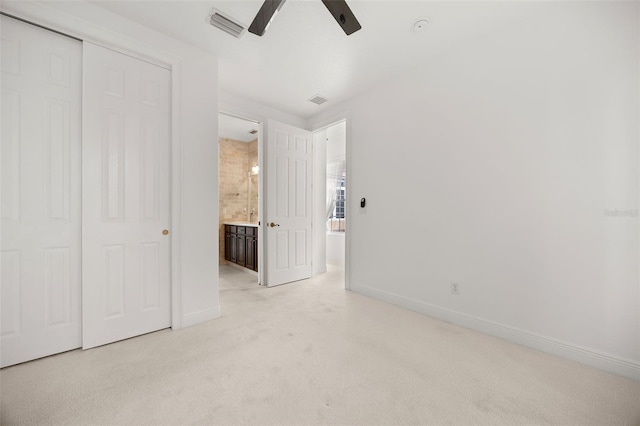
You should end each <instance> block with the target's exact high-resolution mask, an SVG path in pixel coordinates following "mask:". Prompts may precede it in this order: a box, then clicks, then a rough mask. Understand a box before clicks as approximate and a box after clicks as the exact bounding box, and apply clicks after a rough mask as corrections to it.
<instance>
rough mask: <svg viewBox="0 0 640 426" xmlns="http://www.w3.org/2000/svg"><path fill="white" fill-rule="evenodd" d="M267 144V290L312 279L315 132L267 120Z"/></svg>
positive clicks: (265, 232) (265, 233)
mask: <svg viewBox="0 0 640 426" xmlns="http://www.w3.org/2000/svg"><path fill="white" fill-rule="evenodd" d="M267 129H268V130H267V132H268V133H267V141H266V151H267V152H266V154H267V162H266V169H267V173H266V179H267V181H266V187H267V191H266V194H265V195H266V196H265V203H266V212H267V214H266V215H265V227H264V228H265V231H264V235H265V237H266V247H267V250H266V253H265V257H266V271H265V273H266V277H265V281H266V284H267V286H269V287H272V286H275V285H280V284H285V283H289V282H292V281H297V280H301V279H305V278H309V277H311V217H312V216H311V215H312V212H311V181H312V174H311V173H312V164H313V163H312V156H311V153H312V137H311V132H309V131H306V130H303V129H299V128H296V127H293V126H289V125H286V124H283V123H278V122H276V121H272V120H269V121H268V124H267Z"/></svg>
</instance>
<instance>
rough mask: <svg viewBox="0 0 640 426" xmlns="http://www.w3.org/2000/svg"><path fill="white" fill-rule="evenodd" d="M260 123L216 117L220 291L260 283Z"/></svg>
mask: <svg viewBox="0 0 640 426" xmlns="http://www.w3.org/2000/svg"><path fill="white" fill-rule="evenodd" d="M259 132H260V123H259V122H256V121H252V120H247V119H244V118H240V117H236V116H233V115H229V114H225V113H220V114H219V116H218V193H219V215H218V217H219V224H218V225H219V228H218V229H219V233H218V244H219V247H220V257H219V265H220V269H219V270H220V277H219V278H220V291H221V292H224V291H225V290H229V289H236V290H242V289H243V288H248V287H253V286H257V285H259V284H260V279H259V270H260V267H259V263H260V256H259V251H260V250H259V235H258V234H259V227H258V225H259V218H260V215H261V209H260V206H261V204H260V200H261V196H260V187H261V182H260V165H259V164H260V161H259V151H260V150H259V136H260V135H259Z"/></svg>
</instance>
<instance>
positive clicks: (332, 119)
mask: <svg viewBox="0 0 640 426" xmlns="http://www.w3.org/2000/svg"><path fill="white" fill-rule="evenodd" d="M341 121H344V123H345V132H346V135H345V151H346V152H345V159H346V167H347V173H349V171H350V170H351V112H350V111H344V112H339V113H337V114H332V115H330V116H328V117H323V118H321V119H319V120H318V121H314V122H312V123H311V125H310V126H309V127H310V129H311V133H315V132H318V131H320V130H322V129H326V128H327V127H331V126H333V125H334V124H337V123H339V122H341ZM352 182H353V178H352V175H350V176H348V177H347V181H346V183H345V192H346V193H347V199H346V205H347V212H348V213H347V214H348V215H350V217H353V215H354V213H355V212H356V208H358V207H359V206H358V205H356V203H355V202H354V201H353V200H354V199H355V198H354V197H353V193H352V191H351V188H352V187H353V185H352ZM349 222H351V223H353V220H350V221H349ZM350 259H351V232H350V231H349V225H347V227H346V228H345V233H344V288H345V290H351V262H350Z"/></svg>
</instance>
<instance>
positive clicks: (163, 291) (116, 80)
mask: <svg viewBox="0 0 640 426" xmlns="http://www.w3.org/2000/svg"><path fill="white" fill-rule="evenodd" d="M84 64H85V69H84V72H85V86H84V87H85V90H84V120H85V124H84V142H83V166H84V174H83V308H84V309H83V317H84V320H83V326H84V329H83V347H84V348H90V347H94V346H98V345H103V344H106V343H110V342H113V341H117V340H122V339H126V338H129V337H132V336H136V335H140V334H144V333H148V332H151V331H155V330H159V329H162V328H167V327H170V326H171V308H170V306H171V305H170V294H171V292H170V270H169V265H170V258H169V256H170V252H169V249H170V236H169V235H168V232H167V233H165V232H163V231H165V230H167V231H168V230H169V229H170V228H169V225H170V222H169V211H170V204H169V182H170V181H169V164H170V162H169V160H170V157H169V148H170V128H169V122H170V120H169V118H170V81H171V80H170V78H171V72H170V71H169V70H167V69H165V68H162V67H159V66H156V65H153V64H150V63H148V62H144V61H141V60H139V59H136V58H133V57H130V56H127V55H124V54H121V53H118V52H115V51H112V50H109V49H106V48H103V47H101V46H96V45H93V44H90V43H85V45H84Z"/></svg>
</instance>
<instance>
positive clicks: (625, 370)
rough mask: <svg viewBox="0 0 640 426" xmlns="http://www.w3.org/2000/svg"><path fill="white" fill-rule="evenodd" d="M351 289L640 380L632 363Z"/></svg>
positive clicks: (638, 365) (395, 297)
mask: <svg viewBox="0 0 640 426" xmlns="http://www.w3.org/2000/svg"><path fill="white" fill-rule="evenodd" d="M350 290H352V291H354V292H356V293H360V294H362V295H365V296H369V297H372V298H374V299H378V300H381V301H383V302H387V303H391V304H392V305H396V306H400V307H402V308H405V309H409V310H411V311H415V312H419V313H421V314H425V315H428V316H430V317H433V318H437V319H439V320H442V321H446V322H450V323H452V324H456V325H460V326H463V327H466V328H469V329H472V330H476V331H479V332H481V333H485V334H488V335H491V336H495V337H499V338H501V339H504V340H507V341H509V342H513V343H517V344H519V345H522V346H526V347H529V348H532V349H536V350H539V351H541V352H546V353H549V354H552V355H556V356H559V357H562V358H566V359H569V360H572V361H576V362H579V363H581V364H585V365H588V366H590V367H594V368H597V369H599V370H603V371H607V372H609V373H613V374H617V375H619V376H623V377H627V378H629V379H633V380H638V381H640V363H638V362H636V361H633V360H629V359H623V358H618V357H615V356H612V355H608V354H603V353H599V352H596V351H593V350H590V349H587V348H582V347H579V346H575V345H572V344H569V343H566V342H562V341H560V340H556V339H553V338H550V337H545V336H541V335H537V334H535V333H531V332H528V331H525V330H520V329H517V328H514V327H509V326H506V325H503V324H499V323H496V322H492V321H487V320H485V319H482V318H477V317H474V316H471V315H466V314H462V313H460V312H456V311H452V310H449V309H445V308H441V307H438V306H434V305H430V304H428V303H424V302H421V301H418V300H414V299H410V298H408V297H404V296H400V295H397V294H394V293H390V292H386V291H382V290H378V289H375V288H372V287H368V286H364V285H359V284H352V285H351V288H350Z"/></svg>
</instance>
